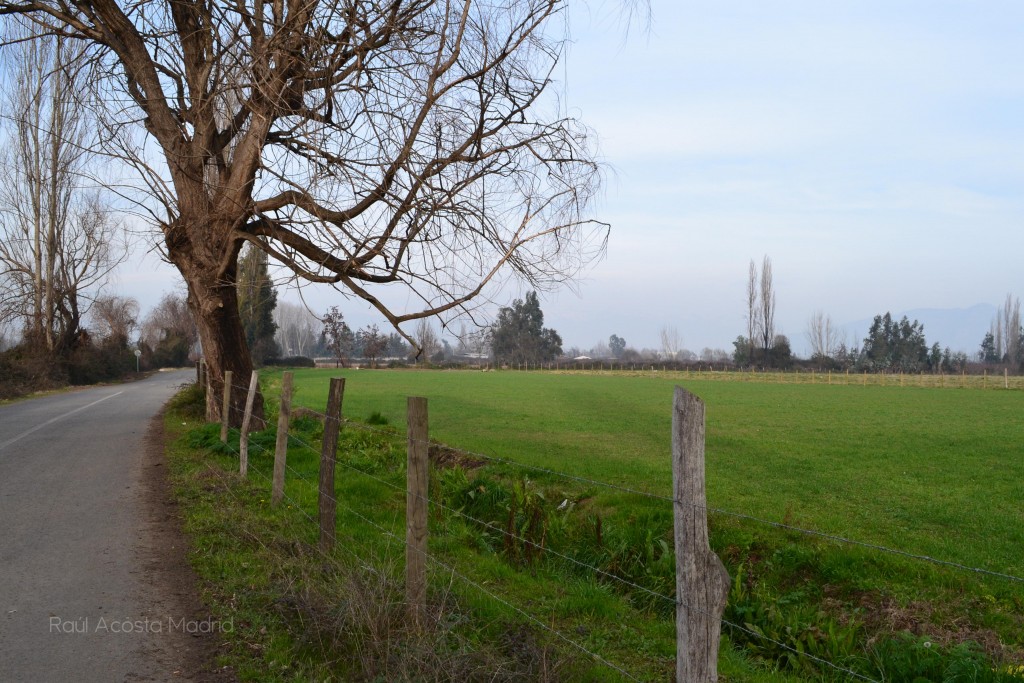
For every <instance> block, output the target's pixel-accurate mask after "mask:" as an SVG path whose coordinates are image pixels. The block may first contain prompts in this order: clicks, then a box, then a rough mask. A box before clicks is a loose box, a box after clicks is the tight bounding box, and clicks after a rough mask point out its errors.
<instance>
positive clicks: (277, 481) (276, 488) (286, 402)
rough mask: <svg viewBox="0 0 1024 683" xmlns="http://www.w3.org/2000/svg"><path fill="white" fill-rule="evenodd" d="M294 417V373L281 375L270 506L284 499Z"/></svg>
mask: <svg viewBox="0 0 1024 683" xmlns="http://www.w3.org/2000/svg"><path fill="white" fill-rule="evenodd" d="M291 416H292V373H291V372H286V373H284V374H282V375H281V407H280V409H279V410H278V413H277V443H275V444H274V481H273V484H272V485H271V493H270V504H271V505H272V506H277V505H280V504H281V499H282V498H284V469H285V466H286V465H287V464H288V423H289V422H290V421H291Z"/></svg>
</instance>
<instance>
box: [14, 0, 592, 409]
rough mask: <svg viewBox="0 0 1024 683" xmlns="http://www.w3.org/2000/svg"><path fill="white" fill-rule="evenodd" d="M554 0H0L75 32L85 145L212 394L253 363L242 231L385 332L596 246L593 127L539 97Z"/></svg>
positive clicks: (555, 44) (544, 84) (558, 267)
mask: <svg viewBox="0 0 1024 683" xmlns="http://www.w3.org/2000/svg"><path fill="white" fill-rule="evenodd" d="M563 11H565V2H564V1H561V0H524V1H522V2H511V1H509V2H497V3H482V2H471V1H470V0H464V1H463V2H458V3H456V2H450V1H449V0H444V1H442V0H410V1H407V2H402V1H399V0H395V1H394V2H379V1H372V0H365V1H360V2H353V1H352V0H307V1H306V2H301V3H300V2H288V3H285V2H274V3H264V2H254V3H252V4H248V3H244V2H242V3H213V2H207V1H199V2H173V3H165V2H158V1H157V0H139V1H138V2H134V3H129V4H124V3H117V2H115V1H114V0H81V1H80V2H79V1H76V2H74V3H54V2H51V1H50V0H0V13H3V14H20V15H23V16H25V17H27V18H29V19H31V20H32V21H34V22H36V23H37V25H39V26H40V27H41V28H42V29H44V30H45V31H46V32H48V33H50V34H55V35H56V34H59V35H63V36H66V37H67V38H68V39H69V40H73V41H76V42H78V43H80V44H83V45H85V46H87V49H88V55H89V58H90V60H91V61H90V64H91V65H92V67H93V70H92V82H93V83H94V84H96V87H97V88H99V89H100V90H101V91H102V94H103V98H102V101H104V102H106V103H108V106H107V107H106V110H105V113H106V120H105V124H104V131H105V132H106V134H107V138H106V147H105V149H106V150H107V151H108V152H109V153H110V154H112V155H115V156H117V157H118V158H120V159H121V160H123V161H125V162H127V163H129V164H130V165H131V166H132V168H133V169H134V170H135V171H136V175H137V177H138V178H139V180H140V181H141V182H140V184H139V187H138V188H137V189H138V190H139V195H138V198H137V201H138V206H139V208H140V211H144V212H147V213H148V214H149V215H150V216H151V217H152V222H153V224H154V225H155V226H156V227H157V228H158V229H159V231H160V234H161V235H162V241H163V245H164V247H165V249H166V253H167V256H168V258H169V260H170V261H171V262H172V263H174V264H175V266H177V268H178V269H179V271H180V272H181V274H182V276H183V277H184V279H185V282H186V284H187V286H188V291H189V306H190V308H191V309H192V313H193V316H194V317H195V319H196V322H197V324H198V326H199V333H200V338H201V340H202V345H203V350H204V353H205V356H206V360H207V364H208V366H209V368H210V374H211V377H212V379H213V382H212V385H213V388H214V390H215V391H216V390H217V389H218V388H219V386H220V384H221V382H222V376H223V372H224V371H225V370H227V369H230V370H233V371H234V376H235V378H236V381H238V382H240V383H242V384H245V383H246V382H247V381H248V377H249V373H250V372H251V365H252V364H251V359H250V357H249V353H248V349H247V348H246V345H245V341H244V338H243V335H242V330H241V326H240V324H239V321H238V306H237V300H236V294H235V291H234V287H233V286H232V285H233V284H234V281H235V276H236V269H237V257H238V252H239V249H240V248H241V245H242V244H243V243H246V242H249V243H251V244H254V245H256V246H257V247H258V248H260V249H263V250H264V251H266V252H267V253H268V254H270V255H271V256H272V257H273V258H275V259H276V260H277V261H278V262H279V263H281V264H283V265H284V266H286V267H287V268H289V269H291V271H292V272H293V273H294V274H295V276H296V277H299V278H303V279H305V280H308V281H312V282H321V283H330V284H333V285H336V286H338V287H340V288H342V289H344V290H345V291H346V292H347V293H349V294H352V295H354V296H356V297H359V298H361V299H363V300H365V301H367V302H369V303H370V304H371V305H372V306H373V307H375V308H376V309H377V310H378V311H379V312H380V314H381V315H382V316H383V317H384V318H386V319H387V320H388V321H389V322H390V323H392V325H394V326H395V327H396V328H397V329H401V327H400V326H401V325H402V324H403V323H406V322H408V321H412V320H416V319H421V318H424V317H428V316H435V315H438V314H442V313H446V312H449V311H452V313H455V312H457V311H454V310H453V309H458V308H460V307H463V306H464V305H466V304H468V303H469V302H470V301H471V300H472V299H473V298H474V297H476V296H478V295H480V294H481V292H483V291H484V288H485V287H486V286H487V285H488V284H489V283H494V282H496V280H497V279H499V278H500V277H501V274H503V273H506V272H512V273H515V274H518V276H520V277H522V278H524V279H525V280H526V281H528V282H529V284H530V285H532V286H534V287H543V286H553V285H554V284H556V283H559V282H562V281H563V280H565V279H566V278H569V277H572V276H574V275H575V274H576V273H577V272H578V270H579V269H580V268H582V267H583V266H584V265H586V264H587V263H589V262H590V261H591V260H592V259H593V258H594V257H595V256H597V255H598V254H599V253H600V252H601V251H602V250H603V248H604V245H605V240H606V237H607V226H606V225H604V224H601V223H597V222H595V221H592V220H590V219H588V217H587V213H586V211H587V209H588V206H589V203H590V200H591V198H592V197H593V196H594V193H595V191H596V189H597V187H598V184H599V177H600V174H599V168H598V165H597V164H596V163H595V161H594V159H593V153H592V151H591V149H590V146H591V143H590V140H591V135H590V133H589V131H588V130H587V129H586V128H585V127H583V126H582V125H580V124H579V123H578V122H577V121H575V120H573V119H571V118H568V117H566V116H564V115H562V114H561V112H560V111H557V109H553V108H552V107H551V106H550V105H551V103H552V99H551V98H549V97H547V96H546V95H545V93H546V92H547V90H548V89H549V87H550V84H551V83H552V79H551V77H550V76H551V72H552V70H553V69H554V67H555V66H556V64H557V62H558V59H559V58H560V56H561V54H562V50H563V42H564V41H563V39H561V38H560V37H559V35H558V29H559V15H560V13H561V12H563ZM151 150H153V151H155V152H156V153H157V155H158V156H159V159H157V158H154V157H153V155H152V154H151V153H150V151H151ZM394 284H398V285H400V286H402V287H404V288H405V289H406V290H408V291H409V292H410V293H411V296H410V297H409V298H408V299H406V298H405V297H401V298H397V297H391V298H397V299H399V300H407V301H414V302H417V303H416V304H415V307H413V308H411V309H410V310H408V311H405V312H401V311H397V310H392V309H391V308H390V307H389V305H388V304H387V303H386V302H385V299H384V298H382V297H381V296H380V293H381V292H382V291H384V290H385V289H387V287H388V285H394ZM410 306H411V305H410ZM403 334H406V338H407V339H409V340H410V341H412V337H410V336H408V335H407V333H405V332H403ZM240 393H241V392H240ZM243 399H244V397H239V401H241V400H243ZM218 411H219V408H216V409H215V410H214V413H216V412H218ZM241 413H242V411H241V410H232V411H231V414H232V416H233V417H234V416H235V415H241ZM209 417H211V418H216V417H218V415H216V414H212V415H210V416H209Z"/></svg>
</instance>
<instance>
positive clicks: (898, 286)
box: [121, 0, 1024, 351]
mask: <svg viewBox="0 0 1024 683" xmlns="http://www.w3.org/2000/svg"><path fill="white" fill-rule="evenodd" d="M616 7H617V6H616V4H615V3H614V2H611V1H610V0H608V1H606V2H604V3H591V5H590V6H589V7H584V6H583V5H582V3H575V4H574V5H573V8H572V12H571V13H570V25H571V29H572V34H573V38H574V44H573V46H572V49H571V51H570V54H569V56H568V59H567V60H566V61H565V63H564V65H563V67H561V68H560V69H559V70H558V72H557V75H558V77H559V78H560V79H561V80H562V83H561V86H562V87H563V89H564V92H563V96H564V102H565V105H566V106H567V108H568V110H569V112H570V113H573V114H576V115H578V116H579V117H580V118H581V119H582V120H584V121H585V122H586V123H587V124H588V125H590V126H591V127H592V128H594V129H595V130H596V132H597V134H598V136H599V139H600V148H601V155H602V159H603V161H604V162H605V163H606V164H607V165H608V166H609V169H610V172H609V175H608V181H607V186H606V189H605V192H604V196H603V198H602V200H601V201H600V202H599V204H598V205H597V207H596V215H597V216H598V217H599V218H601V219H603V220H607V221H608V222H610V223H611V224H612V234H611V239H610V242H609V246H608V253H607V255H606V256H605V258H604V259H602V260H601V261H600V262H598V263H597V264H595V266H594V267H593V268H591V269H590V270H589V271H588V273H587V274H586V275H585V277H584V278H583V279H582V280H581V281H580V282H579V283H577V286H576V292H572V291H563V292H559V293H555V294H548V295H545V296H544V297H543V298H542V305H543V308H544V311H545V315H546V322H547V324H548V325H549V326H552V327H555V328H556V329H558V330H559V332H560V333H561V334H562V337H563V339H564V341H565V343H566V345H567V346H580V347H584V348H586V347H589V346H591V345H593V344H595V343H597V342H598V341H600V340H605V341H607V339H608V337H609V335H611V334H613V333H615V334H618V335H620V336H622V337H624V338H625V339H626V340H627V341H628V342H629V344H630V345H631V346H636V347H638V348H639V347H645V346H647V347H657V346H658V345H659V341H658V333H659V329H660V328H661V327H662V326H665V325H667V326H671V327H675V328H677V329H678V330H679V331H680V333H681V335H682V337H683V340H684V344H685V346H687V347H688V348H690V349H693V350H695V351H699V350H700V349H701V348H702V347H705V346H709V347H722V348H729V347H730V342H731V340H732V339H733V338H735V336H736V335H737V334H740V333H742V332H743V331H744V329H745V323H744V315H745V303H744V288H745V284H746V270H747V264H748V262H749V260H750V259H751V258H754V259H756V260H757V261H758V262H760V259H761V257H762V256H763V255H764V254H768V255H769V256H771V258H772V260H773V262H774V272H775V287H776V290H777V296H778V314H777V327H778V328H779V330H780V331H782V332H784V333H786V334H788V335H789V336H790V337H791V339H792V340H793V342H794V345H795V346H796V348H798V349H800V348H802V347H803V346H804V330H805V328H806V321H807V319H808V317H809V316H810V315H811V313H812V312H813V311H814V310H816V309H822V310H824V311H825V312H826V313H828V314H829V315H831V316H832V318H833V320H835V321H836V322H837V323H845V322H849V321H854V320H863V319H865V318H870V317H871V316H873V315H875V314H876V313H882V312H884V311H886V310H890V311H892V312H894V313H895V312H898V311H903V310H908V309H916V308H961V307H968V306H971V305H973V304H976V303H991V304H998V303H1000V302H1001V301H1002V300H1003V298H1004V297H1005V295H1006V293H1007V292H1014V293H1015V294H1021V293H1024V292H1022V290H1024V286H1022V285H1024V278H1022V277H1021V273H1022V269H1021V267H1020V262H1021V259H1022V255H1024V231H1022V230H1021V223H1022V219H1024V192H1022V190H1024V69H1022V66H1024V4H1021V3H1011V2H984V3H971V2H953V1H941V0H930V1H928V2H923V1H917V2H915V1H902V2H897V3H894V2H891V1H890V2H875V1H867V0H858V1H855V2H854V1H829V2H813V3H812V2H808V1H804V2H785V1H780V2H764V1H761V2H746V1H744V2H740V1H737V0H715V1H711V0H704V1H701V2H666V1H661V0H653V1H652V2H651V12H652V17H651V25H650V28H649V29H648V30H646V31H644V30H643V28H642V26H639V25H633V26H631V27H629V28H628V30H627V28H626V26H625V25H624V21H623V17H622V15H621V13H620V12H619V10H618V9H617V8H616ZM153 265H154V264H153V262H152V261H147V263H146V264H145V265H144V266H143V267H142V268H141V270H140V269H139V268H136V269H135V270H137V271H139V272H132V270H131V269H129V270H126V271H124V272H123V273H122V276H121V280H122V284H123V286H124V289H127V290H129V291H128V293H133V292H132V291H131V289H132V287H133V286H134V287H135V288H136V292H135V293H133V295H135V296H137V297H138V298H140V300H141V301H142V303H143V307H144V308H145V307H146V306H148V305H149V304H150V303H151V302H155V300H156V299H157V298H158V296H159V292H160V291H161V289H168V288H169V287H168V286H167V284H166V283H167V281H168V280H167V278H166V273H165V274H164V277H161V275H160V273H158V272H156V271H154V269H153ZM161 272H162V271H161ZM161 280H162V282H160V284H159V286H158V285H157V283H158V282H159V281H161ZM503 294H504V298H505V300H506V301H508V300H511V299H512V298H513V297H515V296H518V295H520V294H521V293H520V292H519V291H516V290H514V289H513V288H508V289H506V290H505V291H504V293H503ZM498 299H499V300H501V299H502V297H501V296H499V297H498ZM310 300H311V302H312V303H313V304H314V306H315V307H316V306H321V307H326V306H327V305H329V304H330V303H339V304H342V302H341V301H340V299H339V298H338V295H337V294H333V295H332V294H331V293H330V292H329V291H328V292H324V293H321V294H312V296H311V297H310ZM343 306H344V304H343ZM349 306H351V310H350V311H349V312H348V313H347V315H348V317H349V318H350V319H351V320H352V321H353V322H355V323H356V324H357V325H362V324H365V323H367V322H371V321H376V320H375V319H374V318H373V317H372V316H371V314H370V312H369V311H364V310H363V309H362V308H361V307H359V306H358V305H352V304H349ZM377 322H379V321H377ZM858 332H859V333H860V336H863V333H864V330H859V331H858ZM925 332H926V333H927V329H926V330H925ZM983 333H984V330H979V331H978V335H977V336H978V339H979V341H980V339H981V336H982V334H983ZM931 341H940V342H941V341H942V340H941V339H938V340H935V339H929V342H931ZM967 350H969V351H970V350H973V349H967Z"/></svg>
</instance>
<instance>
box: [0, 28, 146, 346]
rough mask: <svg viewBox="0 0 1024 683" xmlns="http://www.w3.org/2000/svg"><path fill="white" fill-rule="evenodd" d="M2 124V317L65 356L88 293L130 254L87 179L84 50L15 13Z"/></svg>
mask: <svg viewBox="0 0 1024 683" xmlns="http://www.w3.org/2000/svg"><path fill="white" fill-rule="evenodd" d="M5 38H6V40H7V41H9V42H11V43H13V45H11V46H9V47H8V48H7V49H6V51H5V52H4V64H3V67H4V68H3V74H2V76H0V81H2V82H3V83H4V86H3V89H2V94H0V108H2V109H3V111H4V112H5V114H6V115H5V116H4V118H3V123H2V124H0V128H2V130H3V133H4V142H5V143H6V144H4V145H3V152H2V153H0V283H2V286H0V320H4V321H8V322H11V321H14V320H22V321H24V323H25V331H26V333H27V335H28V337H29V338H30V339H31V341H32V343H34V344H38V345H41V346H42V348H45V349H46V350H47V351H48V352H51V353H58V354H64V353H67V352H69V351H70V350H71V347H72V346H73V345H74V344H75V343H77V339H78V335H79V331H80V327H81V322H82V319H83V316H84V315H85V313H86V312H87V310H88V306H89V299H90V298H91V297H93V296H95V295H96V294H97V293H98V291H99V289H100V287H101V286H102V285H103V284H104V283H105V282H106V280H107V278H108V276H109V274H110V272H111V271H112V270H113V269H114V268H115V267H116V266H117V265H118V264H119V263H120V262H121V261H122V260H123V259H124V258H125V257H126V255H127V248H126V245H125V243H124V241H123V240H122V239H121V234H122V233H121V230H120V226H119V225H118V224H117V222H116V221H114V220H112V218H111V217H110V209H109V207H108V206H107V205H106V203H105V202H104V201H103V199H102V197H101V195H100V192H99V190H98V189H97V188H95V187H93V188H90V187H89V185H88V183H87V182H86V180H85V179H84V177H83V174H84V173H85V171H86V166H87V162H88V155H87V154H86V152H85V149H84V148H85V145H86V143H87V139H88V138H87V131H88V129H89V128H90V127H92V125H93V123H92V122H91V121H90V120H89V119H88V117H87V114H86V112H87V108H86V107H83V106H81V104H80V103H79V102H78V101H77V100H76V97H75V93H76V92H77V91H79V90H81V89H82V74H81V70H80V67H79V66H78V63H79V62H80V60H81V57H82V54H81V46H80V45H77V44H72V45H70V46H69V45H68V41H67V40H66V39H64V38H62V37H61V36H59V35H58V36H57V37H52V36H44V35H41V33H40V31H39V29H38V27H35V26H32V25H31V24H29V22H26V21H24V20H23V19H18V18H15V19H13V20H10V21H9V22H8V24H7V25H6V26H5Z"/></svg>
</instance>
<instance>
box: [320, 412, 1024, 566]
mask: <svg viewBox="0 0 1024 683" xmlns="http://www.w3.org/2000/svg"><path fill="white" fill-rule="evenodd" d="M305 410H309V411H310V412H311V413H314V414H315V415H317V417H320V418H326V417H327V416H326V415H325V414H323V413H320V412H318V411H316V410H314V409H311V408H305ZM341 422H342V424H343V425H345V426H346V427H355V428H356V429H360V430H363V431H368V432H373V433H376V434H379V435H381V436H385V437H390V438H396V437H398V436H400V435H399V434H397V433H395V432H392V431H388V430H384V429H378V428H375V427H373V426H372V425H367V424H365V423H362V422H357V421H353V420H348V419H343V420H342V421H341ZM423 443H426V444H427V446H428V447H429V446H442V444H438V443H436V442H431V441H427V442H423ZM443 447H444V448H445V449H446V450H448V451H450V452H453V453H456V454H458V455H461V456H463V457H466V458H469V459H478V460H485V461H488V462H497V463H500V464H503V465H510V466H512V467H517V468H520V469H524V470H530V471H534V472H541V473H544V474H549V475H552V476H556V477H561V478H563V479H567V480H571V481H576V482H579V483H585V484H589V485H593V486H600V487H603V488H607V489H611V490H614V491H619V492H621V493H628V494H632V495H637V496H642V497H645V498H651V499H654V500H660V501H664V502H667V503H673V504H679V503H680V501H679V500H677V499H676V498H672V497H670V496H664V495H660V494H656V493H651V492H649V491H642V490H639V489H633V488H630V487H627V486H621V485H619V484H613V483H610V482H604V481H600V480H596V479H590V478H587V477H580V476H577V475H573V474H568V473H565V472H559V471H557V470H552V469H547V468H544V467H538V466H535V465H530V464H527V463H521V462H517V461H515V460H509V459H507V458H500V457H496V456H492V455H488V454H486V453H480V452H478V451H471V450H466V449H462V448H456V447H452V446H450V445H447V444H444V445H443ZM698 507H700V506H698ZM703 509H704V510H706V511H707V512H712V513H715V514H719V515H724V516H727V517H734V518H736V519H743V520H747V521H751V522H757V523H759V524H764V525H767V526H770V527H774V528H777V529H784V530H786V531H791V532H794V533H800V534H804V535H807V536H813V537H817V538H821V539H825V540H829V541H833V542H835V543H841V544H845V545H851V546H856V547H860V548H865V549H869V550H875V551H878V552H882V553H887V554H890V555H895V556H899V557H904V558H907V559H913V560H919V561H922V562H928V563H930V564H934V565H938V566H942V567H949V568H952V569H957V570H960V571H965V572H971V573H975V574H980V575H985V576H991V577H995V578H1000V579H1005V580H1007V581H1012V582H1015V583H1024V577H1020V576H1016V575H1014V574H1010V573H1007V572H1000V571H995V570H992V569H986V568H984V567H972V566H970V565H966V564H962V563H959V562H953V561H951V560H944V559H942V558H936V557H931V556H930V555H923V554H919V553H913V552H910V551H907V550H901V549H899V548H890V547H888V546H884V545H881V544H878V543H871V542H868V541H861V540H858V539H855V538H849V537H846V536H842V535H839V534H834V533H829V532H825V531H819V530H817V529H806V528H803V527H798V526H795V525H792V524H785V523H783V522H776V521H773V520H769V519H764V518H762V517H757V516H755V515H749V514H746V513H742V512H736V511H734V510H728V509H726V508H720V507H713V506H710V505H708V506H703Z"/></svg>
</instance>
